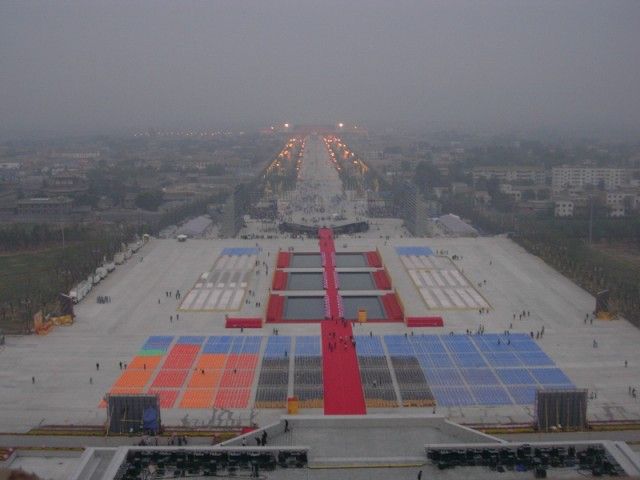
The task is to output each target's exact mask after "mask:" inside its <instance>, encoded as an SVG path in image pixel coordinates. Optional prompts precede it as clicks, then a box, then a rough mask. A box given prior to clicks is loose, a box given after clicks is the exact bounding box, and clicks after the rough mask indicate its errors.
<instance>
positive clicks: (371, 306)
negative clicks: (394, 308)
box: [342, 296, 387, 320]
mask: <svg viewBox="0 0 640 480" xmlns="http://www.w3.org/2000/svg"><path fill="white" fill-rule="evenodd" d="M342 304H343V305H344V318H346V319H348V320H355V319H357V318H358V309H360V308H364V309H365V310H366V311H367V318H370V319H376V320H381V319H385V318H387V315H386V313H385V311H384V308H383V307H382V302H381V301H380V298H379V297H377V296H366V297H365V296H357V297H344V296H343V297H342Z"/></svg>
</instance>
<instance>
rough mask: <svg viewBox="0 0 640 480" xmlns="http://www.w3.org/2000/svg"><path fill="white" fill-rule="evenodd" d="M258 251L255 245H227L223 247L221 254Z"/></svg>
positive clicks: (247, 253) (248, 253) (251, 253)
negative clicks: (227, 246)
mask: <svg viewBox="0 0 640 480" xmlns="http://www.w3.org/2000/svg"><path fill="white" fill-rule="evenodd" d="M259 251H260V249H259V248H257V247H229V248H225V249H223V250H222V253H221V255H257V254H258V253H259Z"/></svg>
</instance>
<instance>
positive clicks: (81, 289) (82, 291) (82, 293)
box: [69, 280, 93, 303]
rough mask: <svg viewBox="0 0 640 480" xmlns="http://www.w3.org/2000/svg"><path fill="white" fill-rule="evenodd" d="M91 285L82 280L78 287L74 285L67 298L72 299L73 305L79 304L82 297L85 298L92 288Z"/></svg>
mask: <svg viewBox="0 0 640 480" xmlns="http://www.w3.org/2000/svg"><path fill="white" fill-rule="evenodd" d="M92 286H93V285H92V283H90V282H88V281H87V280H83V281H82V282H80V283H79V284H78V285H76V286H75V287H74V288H73V289H72V290H71V291H70V292H69V296H70V297H71V298H72V300H73V303H78V302H80V301H81V300H82V299H83V298H84V297H86V296H87V295H88V294H89V292H90V291H91V288H92Z"/></svg>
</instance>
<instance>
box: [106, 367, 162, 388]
mask: <svg viewBox="0 0 640 480" xmlns="http://www.w3.org/2000/svg"><path fill="white" fill-rule="evenodd" d="M151 375H153V370H128V369H127V370H125V371H124V372H123V373H122V375H120V378H119V379H118V380H117V381H116V383H115V384H114V387H115V388H143V387H144V386H145V385H146V384H147V383H148V382H149V379H150V378H151Z"/></svg>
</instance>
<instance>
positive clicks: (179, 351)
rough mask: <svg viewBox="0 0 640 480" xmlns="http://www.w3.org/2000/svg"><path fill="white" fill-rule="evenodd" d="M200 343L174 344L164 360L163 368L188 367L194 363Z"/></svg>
mask: <svg viewBox="0 0 640 480" xmlns="http://www.w3.org/2000/svg"><path fill="white" fill-rule="evenodd" d="M199 351H200V345H191V344H178V345H174V346H173V348H172V349H171V351H170V352H169V355H167V359H166V360H165V361H164V364H163V365H162V368H175V369H188V368H191V365H193V361H194V360H195V358H196V356H197V355H198V352H199Z"/></svg>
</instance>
